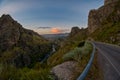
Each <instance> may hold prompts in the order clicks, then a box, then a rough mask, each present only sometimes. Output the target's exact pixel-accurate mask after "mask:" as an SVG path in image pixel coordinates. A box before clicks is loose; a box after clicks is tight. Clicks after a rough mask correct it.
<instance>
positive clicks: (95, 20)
mask: <svg viewBox="0 0 120 80" xmlns="http://www.w3.org/2000/svg"><path fill="white" fill-rule="evenodd" d="M116 1H118V0H115V1H113V0H105V4H108V3H109V4H108V5H104V6H102V7H100V8H99V9H97V10H95V9H94V10H91V11H90V12H89V18H88V31H89V32H90V33H92V32H94V31H95V30H96V29H97V28H99V27H100V26H102V23H103V22H104V21H106V20H107V19H108V17H110V19H111V20H112V21H114V22H115V21H119V20H120V9H119V8H120V7H118V8H116V6H117V3H118V2H116ZM114 14H115V15H114ZM112 15H114V16H112Z"/></svg>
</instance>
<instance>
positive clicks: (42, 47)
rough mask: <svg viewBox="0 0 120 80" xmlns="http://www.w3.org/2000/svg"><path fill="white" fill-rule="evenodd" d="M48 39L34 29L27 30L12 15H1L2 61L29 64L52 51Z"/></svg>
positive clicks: (0, 44) (0, 50) (0, 53)
mask: <svg viewBox="0 0 120 80" xmlns="http://www.w3.org/2000/svg"><path fill="white" fill-rule="evenodd" d="M50 48H51V45H50V44H49V42H48V41H47V40H45V39H44V38H43V37H41V36H40V35H39V34H37V33H36V32H33V31H32V30H27V29H24V28H23V27H22V25H20V24H19V23H18V22H17V21H15V20H14V19H13V18H12V17H11V16H10V15H2V16H1V17H0V56H2V57H0V58H1V60H2V61H1V62H5V63H11V64H14V65H16V66H18V67H22V66H28V65H31V64H32V63H34V62H36V61H39V59H40V58H41V57H42V56H43V55H44V54H46V53H48V52H49V51H50Z"/></svg>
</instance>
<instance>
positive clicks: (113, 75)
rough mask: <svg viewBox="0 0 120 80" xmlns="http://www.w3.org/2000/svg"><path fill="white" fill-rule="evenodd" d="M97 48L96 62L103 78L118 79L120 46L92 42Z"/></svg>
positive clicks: (108, 79)
mask: <svg viewBox="0 0 120 80" xmlns="http://www.w3.org/2000/svg"><path fill="white" fill-rule="evenodd" d="M93 43H94V44H95V47H96V48H97V50H98V64H99V66H100V68H101V69H102V71H103V76H104V80H120V47H118V46H114V45H110V44H105V43H100V42H93Z"/></svg>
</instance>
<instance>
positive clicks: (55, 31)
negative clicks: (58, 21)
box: [51, 28, 60, 34]
mask: <svg viewBox="0 0 120 80" xmlns="http://www.w3.org/2000/svg"><path fill="white" fill-rule="evenodd" d="M51 32H52V33H54V34H58V33H60V30H59V29H58V28H52V29H51Z"/></svg>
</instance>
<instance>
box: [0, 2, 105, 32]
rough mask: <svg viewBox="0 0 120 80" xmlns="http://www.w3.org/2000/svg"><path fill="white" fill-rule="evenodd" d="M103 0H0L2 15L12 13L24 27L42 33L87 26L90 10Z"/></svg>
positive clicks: (101, 3) (99, 4)
mask: <svg viewBox="0 0 120 80" xmlns="http://www.w3.org/2000/svg"><path fill="white" fill-rule="evenodd" d="M103 2H104V0H0V16H1V15H2V14H10V15H11V16H12V17H13V18H14V19H15V20H17V21H18V22H19V23H20V24H22V25H23V27H25V28H28V29H33V30H34V31H37V32H38V33H40V34H56V33H67V32H70V29H71V27H73V26H79V27H87V19H88V13H89V10H91V9H97V8H98V7H100V6H101V5H103Z"/></svg>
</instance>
